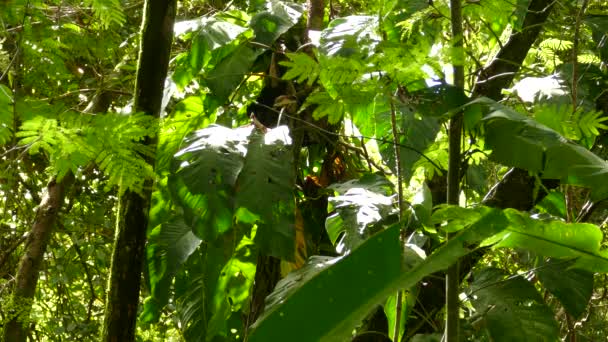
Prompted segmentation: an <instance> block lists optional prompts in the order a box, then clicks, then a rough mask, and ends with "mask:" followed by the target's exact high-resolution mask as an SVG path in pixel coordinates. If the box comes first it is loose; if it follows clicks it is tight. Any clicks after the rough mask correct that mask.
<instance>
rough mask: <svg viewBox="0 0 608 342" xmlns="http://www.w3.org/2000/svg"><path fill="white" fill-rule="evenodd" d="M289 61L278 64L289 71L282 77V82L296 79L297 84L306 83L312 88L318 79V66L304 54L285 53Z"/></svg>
mask: <svg viewBox="0 0 608 342" xmlns="http://www.w3.org/2000/svg"><path fill="white" fill-rule="evenodd" d="M286 56H287V58H289V61H282V62H279V64H281V65H283V66H286V67H288V68H289V70H288V71H287V72H286V73H285V75H283V79H284V80H292V79H295V78H297V79H296V81H297V82H298V83H302V82H304V81H306V84H307V85H308V86H312V85H313V84H314V83H315V81H316V80H317V78H318V77H319V64H318V63H317V61H315V60H314V59H313V58H312V57H310V56H309V55H308V54H305V53H302V52H300V53H287V54H286Z"/></svg>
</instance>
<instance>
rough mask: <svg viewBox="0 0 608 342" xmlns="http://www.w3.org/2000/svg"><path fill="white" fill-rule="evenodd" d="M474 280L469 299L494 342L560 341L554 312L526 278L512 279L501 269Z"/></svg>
mask: <svg viewBox="0 0 608 342" xmlns="http://www.w3.org/2000/svg"><path fill="white" fill-rule="evenodd" d="M474 279H475V280H474V281H473V283H472V284H471V287H470V293H469V298H471V301H472V303H473V306H474V307H475V309H476V310H477V312H478V313H479V314H480V315H482V317H483V320H484V321H485V327H486V329H487V330H488V332H489V334H490V336H491V339H492V341H497V342H500V341H505V342H507V341H509V342H511V341H557V340H558V336H559V328H558V326H557V322H556V321H555V319H553V312H551V310H550V309H549V308H548V307H547V306H546V305H545V303H544V301H543V298H542V297H541V296H540V295H539V294H538V292H537V291H536V289H535V288H534V285H532V284H530V283H529V282H528V281H527V280H525V279H524V278H523V277H520V276H517V277H510V278H509V277H507V275H506V274H504V273H503V272H502V271H501V270H499V269H495V268H484V269H482V270H481V271H480V272H479V273H477V274H474Z"/></svg>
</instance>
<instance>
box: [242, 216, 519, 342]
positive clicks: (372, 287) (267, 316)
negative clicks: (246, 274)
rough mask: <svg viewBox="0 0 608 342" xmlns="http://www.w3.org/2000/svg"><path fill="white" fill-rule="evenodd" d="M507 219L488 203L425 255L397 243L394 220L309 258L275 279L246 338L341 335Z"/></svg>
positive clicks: (315, 338) (331, 338) (305, 338)
mask: <svg viewBox="0 0 608 342" xmlns="http://www.w3.org/2000/svg"><path fill="white" fill-rule="evenodd" d="M507 224H508V221H507V220H506V218H505V217H504V215H503V214H502V212H501V211H499V210H494V209H491V210H489V211H488V212H487V213H486V214H485V215H483V216H482V217H481V218H480V219H479V220H478V221H477V222H475V223H473V224H472V225H471V226H470V227H468V228H465V229H463V230H461V231H460V232H459V233H458V234H456V235H455V236H454V238H452V239H450V241H449V242H447V243H446V244H445V245H443V246H442V247H440V248H439V249H437V250H436V251H435V253H433V254H432V255H430V256H429V257H427V258H426V259H425V260H422V257H421V253H418V252H417V251H419V249H417V248H415V247H410V246H406V247H405V248H403V249H402V248H401V246H400V243H399V226H398V225H394V226H392V227H390V228H388V229H386V230H384V231H382V232H380V233H378V234H376V235H374V236H372V237H371V238H370V239H368V240H367V241H365V242H364V243H363V244H362V245H361V246H360V247H359V248H357V249H355V250H353V251H352V252H351V253H350V254H348V255H346V256H344V257H339V258H334V259H327V258H325V259H319V258H313V259H311V262H310V263H309V264H308V265H307V266H305V267H303V268H302V269H300V270H297V271H294V272H292V273H290V275H289V276H288V277H286V278H285V279H283V280H282V281H281V282H279V284H278V285H277V287H276V288H275V291H274V292H273V293H272V294H271V295H270V296H269V297H268V299H267V300H268V302H267V305H266V310H265V312H264V314H263V316H262V317H260V318H259V319H258V321H257V322H256V323H255V324H254V326H253V331H252V333H251V335H250V336H249V339H248V340H249V341H250V342H258V341H286V340H289V341H293V342H299V341H302V342H304V341H306V342H308V341H345V340H347V339H348V338H349V337H350V335H351V333H352V329H353V328H354V327H355V326H357V325H358V324H359V323H360V322H361V319H362V318H364V317H365V315H366V314H367V313H369V311H370V310H371V309H372V308H374V307H375V306H376V305H378V304H380V303H382V302H383V301H385V300H386V298H388V297H389V296H390V295H392V294H393V293H395V292H396V291H397V290H400V289H404V288H410V287H412V286H413V285H415V284H416V283H417V282H418V281H420V280H421V279H423V278H424V277H425V276H427V275H429V274H431V273H434V272H437V271H439V270H443V269H446V268H447V267H448V266H450V265H451V264H453V263H454V262H456V261H457V260H458V258H460V257H462V256H464V255H466V254H468V253H470V252H472V251H473V250H474V249H475V246H476V245H477V244H478V243H479V242H480V241H482V240H483V239H486V238H488V237H490V236H492V235H494V234H496V233H498V232H500V231H501V230H502V229H503V228H504V227H505V226H506V225H507ZM303 317H306V322H307V324H306V327H305V329H303V328H302V318H303Z"/></svg>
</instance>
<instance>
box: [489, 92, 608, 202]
mask: <svg viewBox="0 0 608 342" xmlns="http://www.w3.org/2000/svg"><path fill="white" fill-rule="evenodd" d="M490 107H491V108H493V109H494V111H493V112H492V113H490V114H489V115H487V116H486V117H485V118H484V119H483V122H484V127H485V139H486V144H487V147H488V148H490V149H492V155H491V157H492V158H493V159H494V160H496V161H498V162H500V163H502V164H506V165H509V166H516V167H520V168H524V169H527V170H530V171H532V172H539V173H541V174H542V177H544V178H549V179H560V180H561V181H562V182H564V183H567V184H572V185H580V186H584V187H588V188H590V189H591V194H592V197H593V199H596V200H599V199H603V198H606V197H608V163H607V162H606V161H604V160H603V159H601V158H600V157H598V156H596V155H595V154H593V153H592V152H590V151H588V150H587V149H585V148H584V147H582V146H580V145H577V144H575V143H572V142H570V141H567V140H566V139H565V138H564V137H562V136H561V135H559V134H558V133H557V132H555V131H553V130H552V129H550V128H548V127H546V126H544V125H541V124H539V123H537V122H535V121H534V120H532V119H530V118H528V117H526V116H524V115H521V114H519V113H517V112H516V111H514V110H512V109H510V108H507V107H504V106H501V105H498V104H495V103H490Z"/></svg>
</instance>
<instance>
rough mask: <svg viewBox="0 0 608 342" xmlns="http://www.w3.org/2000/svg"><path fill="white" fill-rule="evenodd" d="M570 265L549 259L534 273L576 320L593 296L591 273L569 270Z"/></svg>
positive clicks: (570, 263)
mask: <svg viewBox="0 0 608 342" xmlns="http://www.w3.org/2000/svg"><path fill="white" fill-rule="evenodd" d="M571 265H572V262H571V261H564V260H559V259H550V260H548V261H544V262H542V263H541V264H540V265H538V267H537V268H536V271H535V273H536V275H537V276H538V279H539V280H540V282H541V283H542V284H543V286H544V287H545V288H546V289H547V290H549V292H551V294H553V295H554V296H555V297H557V299H558V300H559V301H560V303H562V305H563V306H564V308H565V309H566V311H567V312H568V314H570V315H572V317H574V318H575V319H578V318H580V317H581V315H582V314H583V313H584V312H585V309H587V305H588V304H589V300H590V299H591V295H592V294H593V273H591V272H588V271H585V270H577V269H570V268H569V266H571Z"/></svg>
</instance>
